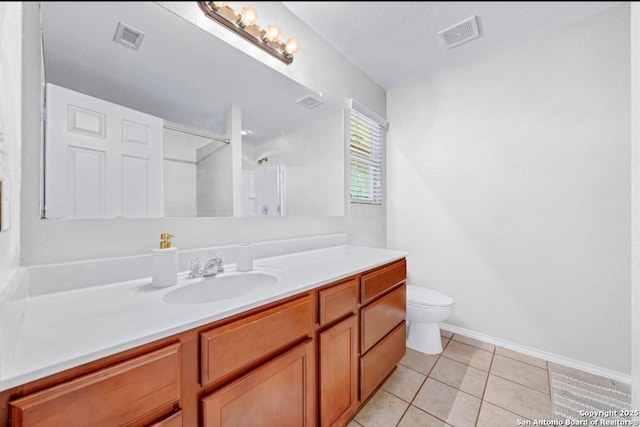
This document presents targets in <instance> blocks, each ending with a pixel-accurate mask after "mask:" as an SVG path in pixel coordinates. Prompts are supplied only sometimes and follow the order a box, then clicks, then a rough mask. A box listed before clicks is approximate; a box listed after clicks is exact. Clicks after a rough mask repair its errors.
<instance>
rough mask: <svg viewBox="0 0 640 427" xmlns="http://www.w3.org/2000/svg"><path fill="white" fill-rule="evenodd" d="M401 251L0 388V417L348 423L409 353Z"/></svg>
mask: <svg viewBox="0 0 640 427" xmlns="http://www.w3.org/2000/svg"><path fill="white" fill-rule="evenodd" d="M405 277H406V264H405V261H404V260H400V261H396V262H393V263H390V264H388V265H385V266H382V267H379V268H375V269H372V270H369V271H366V272H363V273H358V274H354V275H352V276H350V277H345V278H343V279H340V280H338V281H337V282H334V283H332V284H328V285H324V286H321V287H318V288H316V289H311V290H308V291H305V292H302V293H300V294H298V295H291V296H288V297H287V298H284V299H282V300H281V301H274V302H271V303H269V304H266V305H264V306H262V307H256V308H253V309H250V310H248V311H246V312H243V313H239V314H237V315H235V316H232V317H230V318H227V319H223V320H220V321H218V322H214V323H211V324H207V325H203V326H200V327H197V328H193V329H190V330H187V331H184V332H180V333H178V334H176V335H173V336H171V337H167V338H164V339H162V340H159V341H155V342H152V343H149V344H145V345H143V346H140V347H137V348H133V349H130V350H127V351H124V352H122V353H117V354H114V355H111V356H108V357H106V358H104V359H100V360H97V361H94V362H90V363H88V364H84V365H81V366H77V367H74V368H72V369H69V370H67V371H64V372H60V373H58V374H54V375H52V376H50V377H47V378H42V379H39V380H36V381H33V382H31V383H27V384H23V385H20V386H17V387H14V388H12V389H9V390H6V391H4V392H1V393H0V408H2V411H0V427H53V426H55V427H57V426H65V427H75V426H78V427H80V426H82V427H85V426H91V427H96V426H97V427H101V426H109V427H110V426H115V425H122V426H128V427H182V426H183V425H184V426H189V427H198V426H206V427H209V426H243V427H245V426H270V425H276V426H279V427H280V426H284V427H288V426H295V427H300V426H311V427H314V426H316V425H319V426H322V427H329V426H331V427H339V426H345V425H347V423H348V422H349V420H350V419H351V418H352V417H353V416H354V415H355V413H356V412H357V410H358V409H359V408H360V407H361V406H362V405H363V404H364V403H365V401H366V400H367V399H368V398H369V397H370V396H371V394H372V393H373V392H374V391H375V390H376V389H377V388H378V387H379V386H380V385H381V384H382V381H384V379H385V378H386V377H387V376H388V375H389V374H390V373H391V372H392V371H393V369H394V368H395V366H396V364H397V363H398V361H399V360H400V359H401V358H402V356H403V355H404V353H405V330H406V328H405V321H404V319H405V313H406V301H405V299H406V285H405Z"/></svg>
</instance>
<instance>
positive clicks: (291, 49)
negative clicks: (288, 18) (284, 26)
mask: <svg viewBox="0 0 640 427" xmlns="http://www.w3.org/2000/svg"><path fill="white" fill-rule="evenodd" d="M284 50H285V51H286V52H287V53H288V54H289V55H293V54H294V53H296V52H298V51H299V50H300V43H298V40H297V39H289V40H287V44H286V46H285V48H284Z"/></svg>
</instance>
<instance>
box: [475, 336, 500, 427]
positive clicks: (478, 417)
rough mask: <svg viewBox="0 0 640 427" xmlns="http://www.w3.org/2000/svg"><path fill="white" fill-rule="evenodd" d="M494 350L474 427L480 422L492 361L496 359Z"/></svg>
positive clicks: (494, 350)
mask: <svg viewBox="0 0 640 427" xmlns="http://www.w3.org/2000/svg"><path fill="white" fill-rule="evenodd" d="M496 348H497V347H496ZM496 348H494V349H493V353H492V354H491V363H489V370H488V371H487V378H486V379H485V380H484V388H483V389H482V397H481V398H480V407H479V408H478V415H477V416H476V423H475V426H476V427H477V426H478V421H480V412H482V406H483V403H484V402H485V400H484V395H485V394H486V392H487V385H488V384H489V376H490V375H491V368H493V361H494V360H495V358H496Z"/></svg>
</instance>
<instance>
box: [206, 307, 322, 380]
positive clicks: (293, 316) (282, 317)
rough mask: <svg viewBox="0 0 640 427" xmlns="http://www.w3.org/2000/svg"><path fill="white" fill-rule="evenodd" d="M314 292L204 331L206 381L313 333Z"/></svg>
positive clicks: (229, 372) (221, 376)
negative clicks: (311, 295)
mask: <svg viewBox="0 0 640 427" xmlns="http://www.w3.org/2000/svg"><path fill="white" fill-rule="evenodd" d="M312 328H313V307H312V302H311V297H310V296H305V297H303V298H300V299H297V300H295V301H291V302H288V303H286V304H283V305H280V306H277V307H274V308H271V309H269V310H265V311H263V312H261V313H258V314H255V315H253V316H249V317H247V318H244V319H240V320H238V321H236V322H232V323H229V324H227V325H224V326H221V327H219V328H215V329H212V330H210V331H207V332H203V333H201V334H200V353H201V371H200V379H201V383H202V385H203V386H204V385H207V384H210V383H212V382H214V381H217V380H219V379H221V378H223V377H224V376H226V375H228V374H231V373H233V372H236V371H239V370H240V369H242V368H243V367H246V366H249V365H251V364H252V363H254V362H257V361H259V360H261V359H263V358H264V357H266V356H268V355H269V354H272V353H274V352H275V351H277V350H279V349H282V348H283V347H285V346H287V345H289V344H291V343H293V342H294V341H296V340H298V339H301V338H303V337H305V336H307V335H308V334H310V332H311V330H312Z"/></svg>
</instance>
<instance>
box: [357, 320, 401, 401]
mask: <svg viewBox="0 0 640 427" xmlns="http://www.w3.org/2000/svg"><path fill="white" fill-rule="evenodd" d="M406 333H407V328H406V326H405V322H402V323H401V324H399V325H398V326H397V327H396V328H395V329H394V330H393V332H391V333H390V334H389V335H387V336H386V337H385V338H384V339H383V340H382V341H380V342H379V343H378V344H377V345H376V346H375V347H373V348H372V349H371V351H369V352H368V353H367V354H365V355H364V356H362V357H361V358H360V401H364V400H365V399H366V398H367V397H369V395H370V394H371V393H372V392H373V391H374V390H375V389H376V388H377V387H378V386H379V385H380V383H381V382H382V381H383V380H384V379H385V377H386V376H387V375H389V373H390V372H391V371H392V370H393V368H394V367H395V366H396V365H397V364H398V362H399V361H400V359H402V357H403V356H404V354H405V352H406V349H407V348H406Z"/></svg>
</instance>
